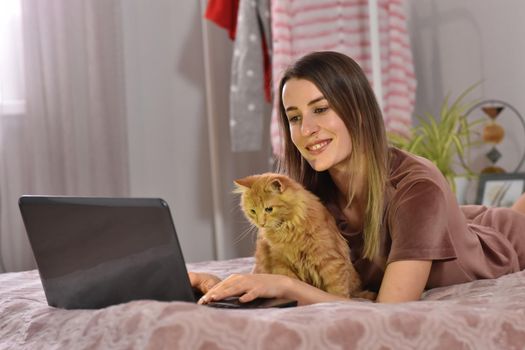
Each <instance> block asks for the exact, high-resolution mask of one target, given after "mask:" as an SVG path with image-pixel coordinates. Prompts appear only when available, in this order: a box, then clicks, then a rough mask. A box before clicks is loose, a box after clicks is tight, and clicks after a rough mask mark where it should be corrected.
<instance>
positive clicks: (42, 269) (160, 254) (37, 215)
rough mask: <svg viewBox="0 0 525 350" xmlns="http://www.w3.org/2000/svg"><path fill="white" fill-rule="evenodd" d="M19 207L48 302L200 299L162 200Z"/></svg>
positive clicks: (22, 202)
mask: <svg viewBox="0 0 525 350" xmlns="http://www.w3.org/2000/svg"><path fill="white" fill-rule="evenodd" d="M19 206H20V211H21V214H22V218H23V221H24V225H25V228H26V232H27V235H28V238H29V242H30V245H31V248H32V250H33V254H34V257H35V261H36V264H37V267H38V271H39V273H40V279H41V280H42V285H43V287H44V292H45V295H46V299H47V302H48V304H49V305H50V306H54V307H58V308H65V309H99V308H103V307H106V306H110V305H115V304H120V303H125V302H128V301H131V300H140V299H150V300H159V301H187V302H196V301H197V300H198V298H199V295H196V292H195V291H194V289H193V288H192V287H191V284H190V281H189V278H188V273H187V270H186V264H185V261H184V257H183V255H182V250H181V247H180V244H179V240H178V238H177V233H176V231H175V226H174V224H173V220H172V217H171V213H170V209H169V207H168V204H167V203H166V202H165V201H164V200H162V199H160V198H102V197H63V196H22V197H20V199H19ZM206 305H209V306H214V307H224V308H237V309H238V308H265V307H287V306H295V305H297V303H296V302H295V301H293V300H288V299H277V298H259V299H256V300H254V301H253V302H249V303H240V302H239V301H238V298H228V299H227V300H221V301H218V302H214V303H210V304H206Z"/></svg>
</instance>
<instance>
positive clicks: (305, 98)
mask: <svg viewBox="0 0 525 350" xmlns="http://www.w3.org/2000/svg"><path fill="white" fill-rule="evenodd" d="M282 99H283V105H284V108H285V110H286V115H287V118H288V123H289V125H290V135H291V139H292V142H293V144H294V145H295V147H297V149H298V150H299V152H301V154H302V156H303V157H304V159H305V160H306V161H307V162H308V164H310V166H311V167H312V169H314V170H316V171H325V170H328V169H335V168H336V167H338V166H339V165H341V164H342V163H343V162H345V161H347V160H348V157H350V154H351V153H352V140H351V138H350V134H349V132H348V129H347V128H346V125H345V123H344V122H343V120H342V119H341V117H339V115H338V114H337V113H336V112H335V111H334V110H333V109H332V108H331V106H330V104H329V103H328V101H327V100H326V98H325V97H324V96H323V94H322V93H321V91H319V89H318V88H317V86H316V85H315V84H314V83H312V82H311V81H309V80H305V79H295V78H293V79H290V80H288V81H287V82H286V84H285V85H284V88H283V97H282Z"/></svg>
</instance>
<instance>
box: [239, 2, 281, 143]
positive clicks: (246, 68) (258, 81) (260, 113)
mask: <svg viewBox="0 0 525 350" xmlns="http://www.w3.org/2000/svg"><path fill="white" fill-rule="evenodd" d="M270 38H271V35H270V3H269V0H240V3H239V14H238V17H237V35H236V38H235V42H234V46H233V58H232V68H231V86H230V136H231V148H232V151H234V152H244V151H258V150H260V149H261V147H262V143H263V142H262V141H263V137H264V136H265V135H263V130H264V123H265V120H267V119H268V118H266V117H265V116H266V114H268V117H269V115H270V113H269V110H270V108H269V106H268V102H267V101H266V99H265V96H267V97H269V85H270V84H269V77H270V73H269V72H268V70H269V69H270V59H269V57H270V49H269V47H268V46H269V45H267V44H269V43H270V42H271V41H270V40H271V39H270ZM265 50H268V51H267V52H265ZM265 65H266V69H267V71H266V73H265ZM265 82H266V84H265ZM265 86H266V88H267V89H266V91H267V92H265Z"/></svg>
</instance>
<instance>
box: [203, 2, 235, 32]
mask: <svg viewBox="0 0 525 350" xmlns="http://www.w3.org/2000/svg"><path fill="white" fill-rule="evenodd" d="M238 11H239V0H209V1H208V5H207V6H206V13H205V14H204V17H205V18H206V19H208V20H210V21H212V22H213V23H215V24H217V25H218V26H219V27H221V28H224V29H226V30H227V31H228V35H229V37H230V39H232V40H235V32H236V30H237V13H238Z"/></svg>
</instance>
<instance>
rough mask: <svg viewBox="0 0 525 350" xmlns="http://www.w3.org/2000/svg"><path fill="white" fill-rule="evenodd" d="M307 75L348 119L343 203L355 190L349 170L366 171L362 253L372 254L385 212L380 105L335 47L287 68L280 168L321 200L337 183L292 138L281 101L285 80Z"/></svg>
mask: <svg viewBox="0 0 525 350" xmlns="http://www.w3.org/2000/svg"><path fill="white" fill-rule="evenodd" d="M292 78H296V79H305V80H308V81H310V82H312V83H313V84H315V86H316V87H317V88H318V89H319V91H321V93H322V94H323V95H324V97H325V98H326V100H327V101H328V104H329V105H330V107H331V108H332V109H333V110H334V111H335V112H336V113H337V115H338V116H339V117H340V118H341V119H342V120H343V122H344V123H345V125H346V128H347V130H348V132H349V133H350V138H351V142H352V153H351V156H350V158H349V160H348V169H349V170H350V169H353V170H354V171H349V172H348V173H349V175H348V176H349V188H348V193H347V203H348V204H347V205H348V206H350V205H351V203H352V200H353V199H354V195H355V183H356V181H357V180H358V179H357V177H356V176H353V174H355V173H356V171H357V170H358V169H362V174H361V176H366V186H367V187H366V189H367V191H366V193H367V198H366V199H367V203H366V209H365V218H364V227H363V235H364V250H363V256H364V257H366V258H368V259H372V258H373V257H374V256H375V255H376V254H377V253H378V249H379V231H380V227H381V222H382V218H383V205H384V191H385V184H386V179H387V169H388V143H387V139H386V133H385V125H384V122H383V116H382V114H381V110H380V108H379V105H378V103H377V100H376V98H375V95H374V92H373V90H372V88H371V87H370V83H369V82H368V80H367V78H366V76H365V74H364V73H363V71H362V70H361V68H360V67H359V65H358V64H357V63H356V62H355V61H354V60H352V59H351V58H350V57H348V56H346V55H343V54H341V53H338V52H332V51H323V52H314V53H311V54H308V55H306V56H304V57H302V58H300V59H299V60H298V61H296V62H295V63H294V64H293V65H292V66H291V67H290V68H288V69H287V70H286V71H285V73H284V75H283V78H282V79H281V82H280V85H279V91H278V93H279V96H278V99H279V110H280V116H281V117H280V119H279V124H280V127H281V131H282V132H283V136H284V156H283V158H282V159H280V161H279V171H281V172H283V173H285V174H287V175H288V176H290V177H292V178H293V179H295V180H297V181H299V182H301V183H302V184H303V185H304V186H305V187H306V188H307V189H309V190H310V191H312V192H313V193H315V194H316V195H318V196H319V197H320V198H321V199H322V200H323V201H324V202H331V201H335V200H336V198H335V196H336V193H337V192H336V191H337V190H336V188H335V185H334V183H333V182H332V180H331V177H330V175H329V174H328V172H327V171H324V172H316V171H315V170H314V169H312V168H311V167H310V165H309V164H308V163H307V162H306V160H305V159H304V158H303V157H302V156H301V154H300V153H299V151H298V150H297V148H296V147H295V145H294V144H293V143H292V138H291V134H290V125H289V123H288V118H287V117H286V111H285V109H284V105H283V101H282V92H283V88H284V85H285V84H286V82H287V81H288V80H290V79H292Z"/></svg>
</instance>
